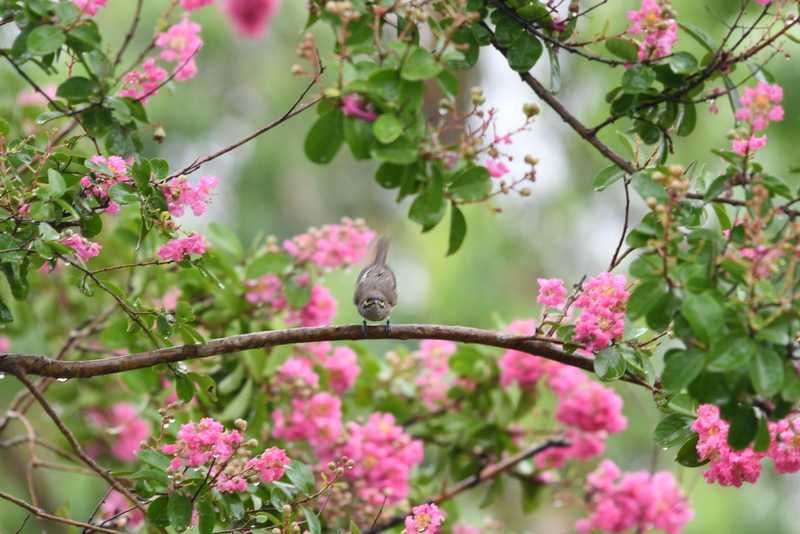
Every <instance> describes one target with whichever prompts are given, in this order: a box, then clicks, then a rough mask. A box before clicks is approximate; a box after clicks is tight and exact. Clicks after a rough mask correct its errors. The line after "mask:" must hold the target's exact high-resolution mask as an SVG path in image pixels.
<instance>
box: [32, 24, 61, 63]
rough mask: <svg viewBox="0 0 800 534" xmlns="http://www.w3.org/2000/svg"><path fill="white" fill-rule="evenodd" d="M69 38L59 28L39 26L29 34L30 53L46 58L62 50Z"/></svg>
mask: <svg viewBox="0 0 800 534" xmlns="http://www.w3.org/2000/svg"><path fill="white" fill-rule="evenodd" d="M66 40H67V38H66V36H65V35H64V32H62V31H61V30H60V29H59V28H56V27H55V26H49V25H45V26H39V27H38V28H35V29H34V30H33V31H32V32H31V33H29V34H28V37H27V39H26V44H27V46H28V52H30V53H31V54H33V55H34V56H46V55H47V54H52V53H53V52H55V51H57V50H58V49H59V48H61V47H62V46H63V45H64V43H65V42H66Z"/></svg>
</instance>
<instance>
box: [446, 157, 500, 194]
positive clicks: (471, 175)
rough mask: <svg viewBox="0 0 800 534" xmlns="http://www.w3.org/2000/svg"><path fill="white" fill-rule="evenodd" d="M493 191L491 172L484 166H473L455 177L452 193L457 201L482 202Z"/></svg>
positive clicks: (451, 184)
mask: <svg viewBox="0 0 800 534" xmlns="http://www.w3.org/2000/svg"><path fill="white" fill-rule="evenodd" d="M491 190H492V179H491V178H490V177H489V171H488V170H487V169H486V167H483V166H482V165H473V166H470V167H467V168H465V169H462V170H461V171H459V172H458V173H456V175H455V176H453V178H452V180H451V183H450V193H451V194H452V195H453V197H454V198H456V199H457V200H468V201H469V200H480V199H483V198H485V197H486V195H488V194H489V193H490V192H491Z"/></svg>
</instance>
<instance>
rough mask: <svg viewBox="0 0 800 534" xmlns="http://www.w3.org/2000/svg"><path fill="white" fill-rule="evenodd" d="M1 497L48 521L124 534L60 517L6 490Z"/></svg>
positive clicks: (113, 533)
mask: <svg viewBox="0 0 800 534" xmlns="http://www.w3.org/2000/svg"><path fill="white" fill-rule="evenodd" d="M0 499H3V500H5V501H8V502H11V503H14V504H16V505H17V506H19V507H20V508H24V509H25V510H27V511H29V512H30V513H32V514H33V515H35V516H36V517H38V518H39V519H45V520H47V521H53V522H54V523H62V524H64V525H71V526H74V527H83V528H86V529H91V531H92V532H107V533H109V534H123V533H122V532H121V531H119V530H112V529H110V528H104V527H100V526H96V525H90V524H89V523H84V522H83V521H75V520H74V519H68V518H66V517H60V516H57V515H53V514H51V513H48V512H46V511H44V510H42V509H41V508H39V507H38V506H33V505H32V504H29V503H27V502H25V501H23V500H22V499H18V498H16V497H14V496H13V495H10V494H8V493H6V492H4V491H0Z"/></svg>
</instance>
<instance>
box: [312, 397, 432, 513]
mask: <svg viewBox="0 0 800 534" xmlns="http://www.w3.org/2000/svg"><path fill="white" fill-rule="evenodd" d="M318 453H319V457H320V459H321V460H323V461H329V460H332V459H335V458H339V457H341V456H347V457H348V458H350V459H352V460H353V461H354V462H355V467H354V468H353V469H350V470H347V471H345V477H346V478H348V479H349V480H350V481H351V484H352V487H353V488H354V489H355V492H356V495H357V496H358V498H359V499H360V500H361V501H363V502H366V503H369V504H371V505H372V506H381V505H382V504H383V503H384V500H385V504H386V506H393V505H395V504H397V503H399V502H401V501H403V500H404V499H406V498H407V497H408V490H409V482H410V480H411V470H412V469H413V468H414V466H416V465H418V464H419V463H421V462H422V459H423V449H422V442H421V441H419V440H415V439H412V438H411V436H409V435H408V434H407V433H406V432H405V430H404V429H403V427H402V426H399V425H397V424H396V422H395V419H394V416H393V415H392V414H388V413H380V412H376V413H372V414H370V415H369V417H368V418H367V422H366V423H365V424H363V425H362V424H359V423H355V422H351V423H348V425H347V440H346V442H345V443H344V444H342V445H336V446H329V447H327V448H325V449H323V450H320V451H318Z"/></svg>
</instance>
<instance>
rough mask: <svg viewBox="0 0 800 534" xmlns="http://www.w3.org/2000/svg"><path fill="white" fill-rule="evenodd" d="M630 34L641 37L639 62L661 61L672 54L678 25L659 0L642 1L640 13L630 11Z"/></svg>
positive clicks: (676, 38)
mask: <svg viewBox="0 0 800 534" xmlns="http://www.w3.org/2000/svg"><path fill="white" fill-rule="evenodd" d="M628 20H630V22H631V25H630V27H629V28H628V33H630V34H634V35H641V36H642V37H643V40H642V42H641V43H639V61H645V60H648V59H659V58H662V57H665V56H668V55H670V54H671V53H672V46H673V45H674V44H675V41H677V40H678V23H677V22H676V21H675V19H673V18H672V17H671V16H670V15H669V13H667V12H666V10H665V9H664V8H663V7H662V6H661V5H660V3H659V2H658V1H657V0H642V5H641V8H640V9H639V10H638V11H628Z"/></svg>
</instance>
